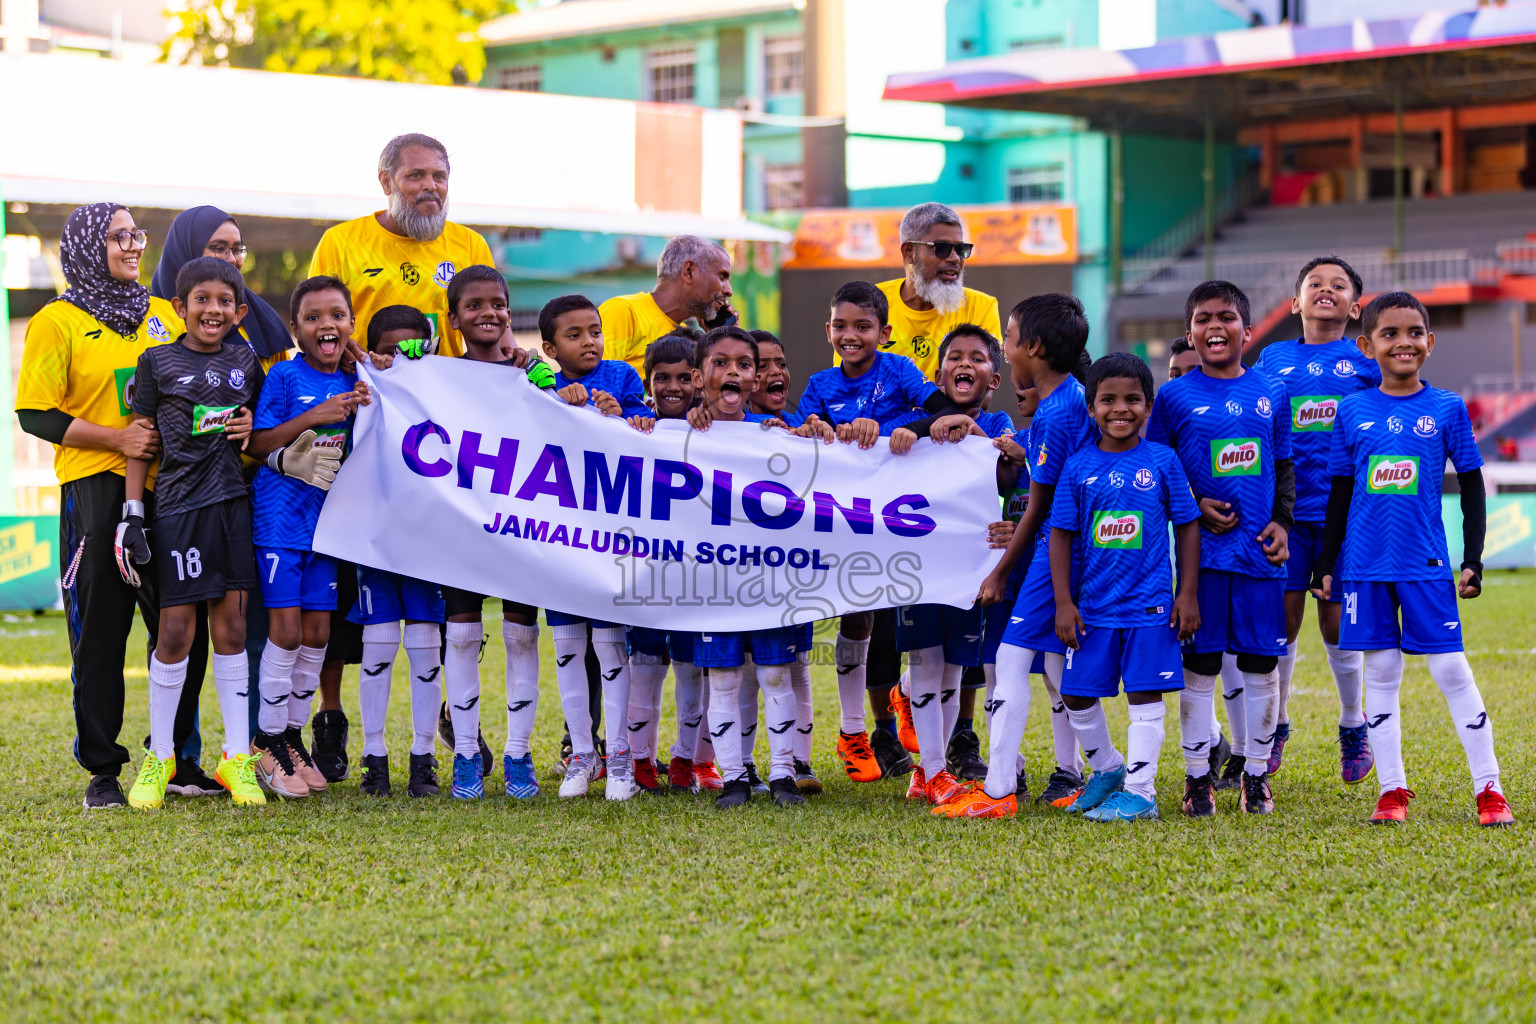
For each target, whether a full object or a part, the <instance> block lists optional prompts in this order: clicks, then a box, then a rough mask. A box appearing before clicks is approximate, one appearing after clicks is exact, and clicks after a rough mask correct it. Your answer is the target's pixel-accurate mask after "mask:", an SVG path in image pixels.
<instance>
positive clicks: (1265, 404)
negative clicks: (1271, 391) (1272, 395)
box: [1254, 395, 1271, 419]
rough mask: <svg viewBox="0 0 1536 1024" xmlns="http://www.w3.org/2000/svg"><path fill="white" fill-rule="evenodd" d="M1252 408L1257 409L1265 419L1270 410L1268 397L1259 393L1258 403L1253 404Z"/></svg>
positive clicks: (1267, 417)
mask: <svg viewBox="0 0 1536 1024" xmlns="http://www.w3.org/2000/svg"><path fill="white" fill-rule="evenodd" d="M1254 408H1256V409H1258V410H1259V415H1260V416H1263V417H1264V418H1265V419H1269V414H1270V411H1271V410H1270V408H1269V399H1268V398H1267V397H1265V396H1264V395H1260V396H1259V400H1258V403H1257V404H1256V405H1255V406H1254Z"/></svg>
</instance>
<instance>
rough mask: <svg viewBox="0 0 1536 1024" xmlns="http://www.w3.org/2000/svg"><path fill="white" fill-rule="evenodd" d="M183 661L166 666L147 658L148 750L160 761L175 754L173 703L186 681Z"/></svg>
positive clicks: (176, 700) (179, 701)
mask: <svg viewBox="0 0 1536 1024" xmlns="http://www.w3.org/2000/svg"><path fill="white" fill-rule="evenodd" d="M187 660H188V659H186V658H182V659H181V660H180V661H178V662H176V663H175V664H174V665H167V664H166V663H165V662H163V661H161V660H160V659H159V658H157V657H155V656H153V655H151V656H150V659H149V752H150V753H151V754H154V755H155V756H156V757H158V758H160V759H161V760H162V761H166V760H170V759H172V758H174V757H175V756H176V739H175V733H176V705H178V704H180V703H181V689H182V687H183V686H185V685H186V682H187Z"/></svg>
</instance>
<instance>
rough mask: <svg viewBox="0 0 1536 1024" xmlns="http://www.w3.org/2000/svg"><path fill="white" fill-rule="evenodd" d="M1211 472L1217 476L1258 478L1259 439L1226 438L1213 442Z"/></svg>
mask: <svg viewBox="0 0 1536 1024" xmlns="http://www.w3.org/2000/svg"><path fill="white" fill-rule="evenodd" d="M1211 472H1212V473H1213V474H1214V475H1216V476H1258V475H1259V439H1258V438H1256V437H1224V438H1220V439H1218V440H1215V441H1212V442H1211Z"/></svg>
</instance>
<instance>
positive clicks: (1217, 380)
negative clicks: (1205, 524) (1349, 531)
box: [1147, 368, 1291, 578]
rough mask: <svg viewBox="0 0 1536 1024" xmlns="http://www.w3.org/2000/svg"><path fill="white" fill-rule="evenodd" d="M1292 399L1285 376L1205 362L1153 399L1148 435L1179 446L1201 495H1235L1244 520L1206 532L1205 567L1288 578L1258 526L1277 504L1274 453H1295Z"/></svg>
mask: <svg viewBox="0 0 1536 1024" xmlns="http://www.w3.org/2000/svg"><path fill="white" fill-rule="evenodd" d="M1289 404H1290V402H1289V399H1288V398H1287V397H1286V394H1285V387H1284V385H1282V384H1281V383H1280V381H1279V380H1278V379H1276V378H1274V377H1271V376H1269V375H1268V374H1264V373H1259V372H1258V371H1256V370H1245V371H1244V372H1243V374H1242V376H1240V377H1232V378H1223V377H1207V376H1206V375H1205V373H1204V371H1202V370H1200V369H1198V368H1197V369H1195V370H1191V371H1190V372H1189V373H1186V374H1185V375H1184V376H1182V377H1179V378H1177V379H1176V380H1171V381H1169V382H1168V383H1167V384H1164V385H1163V387H1162V390H1160V391H1158V393H1157V400H1156V401H1154V402H1153V403H1152V415H1151V417H1150V418H1149V419H1148V421H1147V440H1148V441H1155V442H1157V443H1160V444H1166V445H1168V446H1169V447H1170V448H1172V449H1173V450H1174V451H1175V452H1176V453H1178V456H1179V461H1180V462H1181V463H1183V464H1184V473H1185V475H1186V476H1188V477H1189V483H1190V487H1191V488H1192V489H1193V490H1194V492H1195V496H1196V497H1197V498H1215V499H1216V500H1218V501H1226V502H1231V504H1232V508H1231V509H1230V510H1229V512H1235V513H1236V514H1237V518H1238V522H1237V525H1236V526H1234V527H1233V528H1232V529H1230V530H1228V531H1227V532H1226V533H1223V534H1215V533H1211V532H1209V531H1208V530H1205V529H1204V528H1202V529H1201V531H1200V568H1202V569H1218V570H1221V571H1222V572H1237V573H1242V574H1243V575H1245V576H1257V577H1260V578H1273V577H1282V576H1284V575H1285V566H1284V565H1271V564H1270V562H1269V560H1268V559H1267V558H1265V557H1264V548H1263V547H1262V546H1261V545H1260V543H1259V541H1258V540H1257V537H1258V533H1259V531H1260V530H1262V529H1264V527H1265V525H1266V524H1268V522H1269V518H1270V515H1271V514H1272V513H1273V512H1274V508H1275V460H1276V459H1289V458H1290V457H1291V418H1290V416H1289V415H1288V414H1287V411H1288V407H1289Z"/></svg>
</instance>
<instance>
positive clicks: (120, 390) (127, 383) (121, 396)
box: [112, 366, 139, 416]
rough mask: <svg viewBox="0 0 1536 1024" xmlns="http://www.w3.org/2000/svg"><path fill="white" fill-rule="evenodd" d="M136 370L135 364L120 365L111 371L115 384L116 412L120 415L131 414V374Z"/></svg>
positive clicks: (137, 369) (137, 370)
mask: <svg viewBox="0 0 1536 1024" xmlns="http://www.w3.org/2000/svg"><path fill="white" fill-rule="evenodd" d="M138 372H139V368H138V367H137V366H120V367H118V368H117V369H115V370H113V371H112V378H113V383H115V384H116V385H117V412H118V414H119V415H121V416H132V415H133V375H134V374H135V373H138Z"/></svg>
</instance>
